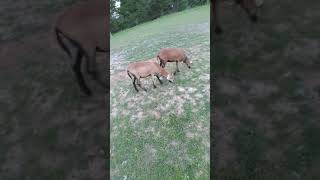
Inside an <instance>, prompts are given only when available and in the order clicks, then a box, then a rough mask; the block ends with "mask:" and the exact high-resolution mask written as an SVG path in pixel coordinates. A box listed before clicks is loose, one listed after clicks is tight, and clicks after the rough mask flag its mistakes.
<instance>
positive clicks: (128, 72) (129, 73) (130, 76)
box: [127, 70, 132, 79]
mask: <svg viewBox="0 0 320 180" xmlns="http://www.w3.org/2000/svg"><path fill="white" fill-rule="evenodd" d="M127 73H128V76H129V77H130V79H132V77H131V75H130V72H129V71H128V70H127Z"/></svg>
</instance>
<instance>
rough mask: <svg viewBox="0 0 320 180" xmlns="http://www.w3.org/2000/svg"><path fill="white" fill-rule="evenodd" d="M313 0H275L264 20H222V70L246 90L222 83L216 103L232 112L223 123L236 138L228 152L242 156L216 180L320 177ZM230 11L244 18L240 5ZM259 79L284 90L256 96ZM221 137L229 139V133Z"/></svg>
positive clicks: (217, 53)
mask: <svg viewBox="0 0 320 180" xmlns="http://www.w3.org/2000/svg"><path fill="white" fill-rule="evenodd" d="M311 2H312V1H311V0H308V1H304V2H302V1H301V2H294V3H293V2H292V1H289V0H284V1H281V2H278V1H275V0H270V1H268V2H267V3H265V4H264V7H263V8H262V9H261V13H260V17H259V23H257V24H256V25H250V24H249V23H248V24H247V23H242V22H243V21H237V20H236V19H234V18H231V17H224V18H225V21H223V22H221V23H223V24H222V26H223V27H224V30H225V33H224V35H222V36H221V37H220V38H217V40H216V44H217V45H216V46H215V47H214V53H213V54H212V57H213V59H214V62H215V63H214V67H213V68H214V71H215V72H216V73H217V74H219V73H225V74H227V75H236V76H238V77H239V78H240V79H241V81H237V83H234V84H233V85H234V86H236V87H238V89H240V90H238V91H239V92H238V93H235V94H234V95H225V94H224V92H223V91H221V88H219V85H218V87H217V88H215V90H216V91H215V95H214V97H215V98H214V99H215V106H216V107H217V108H219V111H220V112H222V113H223V115H224V116H223V117H224V118H222V119H221V120H220V119H219V120H220V121H221V122H219V123H221V124H223V125H225V126H226V127H225V128H226V129H228V130H229V129H232V130H229V131H228V132H227V133H226V134H225V136H227V137H229V136H232V137H233V138H232V141H231V142H232V143H231V145H229V148H230V149H228V150H230V151H232V152H234V153H235V154H236V155H235V158H234V159H233V161H232V160H230V162H229V163H227V164H226V165H225V166H223V167H217V169H218V170H216V171H215V175H214V178H215V179H236V180H242V179H243V180H248V179H250V180H256V179H259V180H264V179H279V180H280V179H308V180H309V179H311V180H313V179H319V173H318V171H317V170H315V169H318V167H319V162H320V160H319V159H320V158H319V155H320V153H319V143H318V141H317V136H318V134H319V133H318V132H319V129H320V127H319V123H318V122H317V119H318V117H319V111H318V108H317V105H315V104H314V102H317V101H319V99H318V98H317V97H314V96H312V94H317V93H318V92H317V86H318V84H319V83H318V81H317V80H314V81H313V82H309V81H311V80H309V79H308V77H307V76H308V74H309V73H310V74H316V75H319V73H318V71H317V70H315V69H314V67H315V66H318V65H317V64H316V62H317V59H318V55H315V53H314V52H313V51H312V50H311V49H313V48H311V47H312V46H313V44H314V42H315V41H316V39H319V35H320V34H319V31H317V30H318V29H319V28H320V26H319V24H316V23H314V22H315V21H316V20H318V19H319V16H320V13H319V11H318V10H316V9H317V7H319V2H317V3H316V4H312V3H311ZM225 10H226V11H228V12H226V13H225V14H229V13H230V14H232V16H234V17H236V13H233V12H231V11H232V8H230V9H229V8H225ZM228 18H229V19H228ZM244 21H245V20H244ZM252 27H254V28H252ZM249 32H250V33H249ZM214 40H215V39H214ZM309 77H311V75H309ZM311 78H312V77H311ZM224 79H228V77H225V78H224ZM306 79H308V81H307V82H309V83H308V86H313V87H311V88H310V89H309V88H307V87H306V86H305V85H306V81H304V80H306ZM231 82H232V81H231ZM257 82H259V83H265V84H271V85H272V86H273V87H276V88H277V90H276V91H274V92H272V93H269V94H267V95H266V96H264V95H262V96H259V95H258V96H251V94H250V90H251V89H252V87H254V85H255V83H257ZM217 84H220V83H217ZM241 87H244V88H241ZM266 89H268V88H266ZM256 91H258V90H256ZM259 92H263V90H259ZM258 94H259V93H258ZM250 105H253V107H252V108H250V111H249V112H248V110H247V109H248V108H247V107H250ZM241 107H244V108H241ZM277 107H279V108H281V109H277ZM234 129H235V130H234ZM216 131H221V130H220V129H217V130H216ZM221 132H222V133H224V131H221ZM217 133H219V132H217ZM216 141H220V143H217V145H219V144H223V143H224V139H223V138H222V140H219V139H217V140H216ZM214 143H215V142H214ZM220 148H221V147H220ZM220 148H219V147H218V148H217V149H220ZM221 149H224V148H221ZM222 153H224V152H223V151H220V152H215V154H217V155H219V154H222ZM219 158H223V157H219ZM220 160H221V159H220ZM223 160H224V159H222V161H223ZM228 160H229V159H228Z"/></svg>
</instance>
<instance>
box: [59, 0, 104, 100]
mask: <svg viewBox="0 0 320 180" xmlns="http://www.w3.org/2000/svg"><path fill="white" fill-rule="evenodd" d="M108 7H109V2H108V1H105V0H90V1H88V2H85V3H78V4H75V5H73V6H71V7H70V8H68V9H66V10H65V11H64V12H63V13H61V14H60V15H59V16H58V17H57V19H56V23H55V25H54V29H55V35H56V38H57V40H58V43H59V45H60V46H61V47H62V48H63V50H64V51H65V52H66V53H67V54H68V55H69V56H70V57H72V55H71V51H70V49H69V48H68V47H67V45H66V44H65V41H63V39H62V37H63V38H64V39H66V40H68V41H69V42H71V44H72V45H73V46H74V47H75V48H76V51H77V56H75V57H73V58H75V63H74V66H73V69H74V72H75V74H76V76H77V80H78V83H79V85H80V87H81V90H83V91H84V92H85V93H86V94H88V95H90V94H91V90H90V89H89V88H88V87H87V85H86V84H85V82H84V80H83V75H82V73H81V70H80V67H81V62H82V57H83V56H85V58H86V61H87V71H88V73H90V74H91V75H92V77H93V78H94V79H95V80H97V81H98V82H100V84H102V85H104V86H106V84H105V83H104V82H103V80H102V78H101V77H99V76H98V72H97V62H96V52H97V51H100V52H106V53H109V49H110V46H109V43H108V36H109V13H108V9H109V8H108Z"/></svg>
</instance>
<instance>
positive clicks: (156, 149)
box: [110, 6, 210, 179]
mask: <svg viewBox="0 0 320 180" xmlns="http://www.w3.org/2000/svg"><path fill="white" fill-rule="evenodd" d="M209 19H210V14H209V6H201V7H196V8H193V9H189V10H186V11H182V12H179V13H175V14H170V15H167V16H164V17H161V18H159V19H156V20H154V21H152V22H148V23H144V24H141V25H139V26H136V27H133V28H130V29H128V30H125V31H122V32H119V33H116V34H114V35H113V36H112V39H111V67H112V68H111V79H112V78H116V77H121V80H118V81H116V82H114V83H113V84H111V92H110V93H111V99H110V100H111V107H112V108H111V177H112V178H113V179H123V178H128V179H159V178H160V179H186V178H189V179H208V178H209V114H210V109H209V107H210V105H209V72H210V66H209V58H210V52H209V49H210V42H209V41H210V39H209V37H210V35H209V32H210V31H209ZM168 46H169V47H181V48H184V49H185V50H186V52H187V54H188V55H189V56H190V57H191V59H192V61H193V62H194V64H193V65H192V68H191V69H188V68H186V67H185V65H183V64H181V65H180V66H179V67H180V73H178V74H177V75H176V76H175V82H174V83H172V84H171V83H168V82H167V81H164V83H163V84H162V85H159V84H157V88H156V89H153V87H152V85H151V84H150V83H151V82H150V79H145V80H144V81H142V84H143V86H144V87H146V88H147V92H141V91H140V92H139V93H137V92H136V91H135V90H134V88H133V86H132V82H131V80H130V79H129V78H128V77H127V76H126V73H125V72H124V70H125V67H126V65H127V64H128V63H130V62H133V61H137V60H142V59H149V58H152V57H154V55H155V54H156V53H157V52H158V51H159V50H160V49H161V48H164V47H168ZM166 68H168V69H169V70H170V71H172V70H174V68H175V65H174V64H170V63H168V65H167V67H166Z"/></svg>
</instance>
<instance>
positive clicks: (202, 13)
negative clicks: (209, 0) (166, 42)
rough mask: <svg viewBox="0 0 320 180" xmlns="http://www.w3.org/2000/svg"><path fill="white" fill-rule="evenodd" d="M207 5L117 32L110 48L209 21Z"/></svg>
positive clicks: (113, 36)
mask: <svg viewBox="0 0 320 180" xmlns="http://www.w3.org/2000/svg"><path fill="white" fill-rule="evenodd" d="M209 8H210V7H209V6H208V5H206V6H200V7H196V8H192V9H189V10H184V11H181V12H178V13H173V14H170V15H166V16H162V17H160V18H158V19H155V20H153V21H150V22H146V23H143V24H140V25H138V26H135V27H132V28H129V29H126V30H123V31H120V32H117V33H115V34H113V35H112V37H111V38H110V39H111V40H110V44H111V48H117V47H120V46H125V45H128V44H129V43H133V42H137V41H142V40H147V39H148V38H149V37H151V36H154V35H161V34H164V33H174V32H176V29H177V28H179V27H183V26H185V25H192V24H198V23H202V22H209V19H210V14H209V10H210V9H209Z"/></svg>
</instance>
